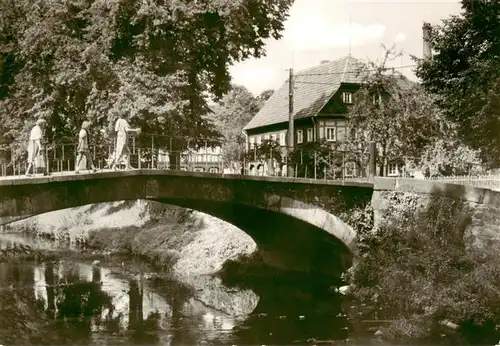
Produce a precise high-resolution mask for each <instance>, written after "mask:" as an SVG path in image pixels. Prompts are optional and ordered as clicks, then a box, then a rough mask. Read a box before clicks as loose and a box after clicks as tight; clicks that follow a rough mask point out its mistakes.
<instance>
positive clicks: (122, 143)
mask: <svg viewBox="0 0 500 346" xmlns="http://www.w3.org/2000/svg"><path fill="white" fill-rule="evenodd" d="M126 118H127V115H123V116H121V117H120V118H119V119H118V120H116V123H115V132H116V149H115V157H114V159H113V164H112V166H111V169H114V170H116V165H117V163H119V162H120V160H121V159H122V157H123V156H126V157H127V161H126V162H127V166H126V169H130V150H129V148H128V145H127V144H128V143H127V140H128V133H129V132H136V133H139V132H141V129H139V128H135V129H133V128H131V127H130V125H129V123H128V121H127V119H126Z"/></svg>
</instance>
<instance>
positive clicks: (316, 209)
mask: <svg viewBox="0 0 500 346" xmlns="http://www.w3.org/2000/svg"><path fill="white" fill-rule="evenodd" d="M431 185H432V184H430V182H427V181H420V182H418V181H410V182H408V181H407V182H406V183H405V182H404V181H403V182H400V181H397V180H388V179H381V180H379V181H372V182H342V181H322V180H313V179H289V178H272V177H250V176H241V175H223V176H221V175H219V174H210V173H195V172H180V171H165V170H133V171H123V172H101V173H96V174H82V175H61V176H57V175H55V176H49V177H40V178H12V179H3V180H0V225H2V224H6V223H9V222H12V221H15V220H19V219H22V218H27V217H30V216H34V215H37V214H42V213H46V212H50V211H54V210H59V209H66V208H72V207H77V206H82V205H87V204H94V203H103V202H111V201H121V200H137V199H146V200H152V201H158V202H162V203H166V204H171V205H176V206H181V207H186V208H190V209H195V210H198V211H201V212H204V213H207V214H210V215H213V216H215V217H217V218H219V219H222V220H224V221H227V222H229V223H231V224H233V225H235V226H236V227H238V228H240V229H241V230H243V231H244V232H246V233H247V234H248V235H249V236H250V237H252V238H253V240H254V241H255V242H256V244H257V247H258V249H259V251H260V252H261V254H262V256H263V258H264V259H265V260H266V262H267V263H268V264H270V265H272V266H275V267H278V268H282V269H287V270H295V271H303V272H317V273H323V274H329V275H338V274H339V273H340V272H342V271H344V270H345V269H346V268H347V267H349V266H350V265H351V262H352V249H353V247H354V245H355V244H354V242H355V237H356V232H355V231H354V229H353V228H352V227H351V225H349V220H350V217H351V213H352V212H353V210H356V209H364V208H365V207H366V206H367V205H368V204H369V203H372V206H373V207H374V209H375V216H376V218H377V215H379V216H378V217H379V218H380V215H381V210H380V208H383V207H384V203H386V204H387V203H390V201H389V202H387V200H386V201H385V202H384V198H383V195H381V194H383V193H384V191H400V192H410V193H415V192H416V193H421V194H434V193H436V191H437V193H440V194H444V195H450V196H451V197H452V198H454V197H453V192H450V189H449V186H448V185H450V184H439V185H440V186H441V188H437V189H436V184H435V183H434V184H433V185H432V186H431ZM454 186H456V185H454ZM443 187H446V188H443ZM460 188H465V187H460ZM452 190H453V189H452ZM455 190H456V189H455ZM469 190H470V191H473V192H469V194H468V195H467V194H466V193H464V192H463V191H461V190H460V191H459V192H456V194H457V196H456V197H457V198H464V196H465V198H469V200H471V199H472V200H474V198H475V199H477V198H479V197H478V196H481V197H480V198H481V201H480V202H481V203H482V202H483V201H484V198H485V191H489V192H490V194H488V196H490V197H489V200H491V201H498V204H499V205H500V197H498V196H496V195H494V194H493V193H492V192H491V191H490V190H483V189H473V188H472V190H471V189H469ZM374 191H375V193H374ZM458 194H460V196H458ZM467 196H468V197H467ZM373 201H375V202H376V203H375V204H376V205H374V202H373ZM476 202H477V201H476ZM495 203H496V202H495ZM375 222H377V220H375Z"/></svg>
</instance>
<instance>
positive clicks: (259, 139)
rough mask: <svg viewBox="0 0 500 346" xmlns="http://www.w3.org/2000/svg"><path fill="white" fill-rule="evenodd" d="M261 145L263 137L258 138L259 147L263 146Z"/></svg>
mask: <svg viewBox="0 0 500 346" xmlns="http://www.w3.org/2000/svg"><path fill="white" fill-rule="evenodd" d="M261 144H262V137H261V136H258V137H257V145H261Z"/></svg>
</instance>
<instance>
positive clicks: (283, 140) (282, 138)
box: [280, 132, 286, 146]
mask: <svg viewBox="0 0 500 346" xmlns="http://www.w3.org/2000/svg"><path fill="white" fill-rule="evenodd" d="M280 145H281V146H285V145H286V133H285V132H281V133H280Z"/></svg>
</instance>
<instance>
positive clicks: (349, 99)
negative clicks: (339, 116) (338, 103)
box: [342, 92, 352, 104]
mask: <svg viewBox="0 0 500 346" xmlns="http://www.w3.org/2000/svg"><path fill="white" fill-rule="evenodd" d="M342 101H343V102H344V103H347V104H351V103H352V93H348V92H343V93H342Z"/></svg>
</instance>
